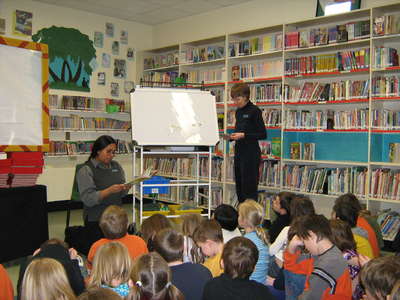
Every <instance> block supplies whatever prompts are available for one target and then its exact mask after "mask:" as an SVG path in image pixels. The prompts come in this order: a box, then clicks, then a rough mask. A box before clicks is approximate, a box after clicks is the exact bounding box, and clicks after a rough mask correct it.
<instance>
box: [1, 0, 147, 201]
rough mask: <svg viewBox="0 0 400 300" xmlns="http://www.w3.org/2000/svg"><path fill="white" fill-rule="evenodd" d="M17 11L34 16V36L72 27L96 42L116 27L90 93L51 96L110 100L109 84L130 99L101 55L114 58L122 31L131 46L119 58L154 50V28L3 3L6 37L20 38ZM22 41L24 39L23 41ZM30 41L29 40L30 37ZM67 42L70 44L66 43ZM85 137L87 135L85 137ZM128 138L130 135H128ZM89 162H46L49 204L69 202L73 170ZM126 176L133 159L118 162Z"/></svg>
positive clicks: (19, 1) (27, 1)
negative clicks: (102, 77)
mask: <svg viewBox="0 0 400 300" xmlns="http://www.w3.org/2000/svg"><path fill="white" fill-rule="evenodd" d="M16 9H19V10H24V11H29V12H32V13H33V34H34V33H36V32H37V31H38V30H40V29H42V28H45V27H50V26H52V25H55V26H63V27H71V28H76V29H78V30H80V31H81V32H82V33H84V34H87V35H88V36H89V38H90V39H91V40H93V35H94V31H101V32H105V23H106V22H110V23H113V24H114V27H115V33H114V38H107V37H104V46H103V48H102V49H99V48H96V50H97V51H96V56H97V63H98V65H99V67H98V68H97V69H96V70H95V71H94V72H93V73H92V78H91V84H90V87H91V92H90V94H89V93H82V92H73V91H65V90H50V94H57V95H87V96H92V97H98V98H105V97H107V98H111V95H110V83H111V82H119V84H120V97H119V98H118V99H122V98H123V99H125V100H128V95H127V94H125V93H124V92H123V84H124V80H122V79H115V78H113V74H112V70H113V69H112V64H113V58H114V56H113V55H111V67H110V68H108V69H104V68H102V67H101V55H102V53H103V52H105V53H109V54H111V44H112V41H114V40H119V35H120V31H121V30H127V31H128V45H121V44H120V55H118V56H115V57H116V58H123V59H126V50H127V47H133V48H135V49H136V50H139V51H140V50H143V49H148V48H151V47H153V45H152V34H153V28H152V26H148V25H144V24H140V23H134V22H128V21H123V20H118V19H114V18H110V17H105V16H100V15H96V14H91V13H87V12H84V11H78V10H74V9H69V8H63V7H59V6H54V5H48V4H43V3H40V2H34V1H31V0H0V18H4V19H6V35H5V36H6V37H13V38H19V39H21V37H19V36H13V35H12V31H11V27H12V16H13V13H14V12H15V10H16ZM22 39H23V38H22ZM28 39H30V38H29V37H28ZM66 42H68V41H66ZM99 71H100V72H106V85H105V86H99V85H97V72H99ZM135 79H136V62H135V61H128V60H127V78H126V79H125V80H129V81H135ZM82 137H84V135H82ZM95 137H96V136H93V135H92V136H90V137H87V138H83V139H92V138H95ZM128 137H129V135H128ZM84 159H86V158H83V157H81V158H78V159H76V158H47V159H46V166H45V169H44V173H43V174H42V175H41V176H40V177H39V181H38V183H40V184H45V185H47V187H48V201H55V200H66V199H69V197H70V194H71V188H72V180H73V175H74V167H75V164H76V163H77V162H81V161H83V160H84ZM117 160H119V161H120V162H121V163H122V165H123V167H124V169H125V172H126V174H127V177H128V178H131V176H132V175H131V159H130V157H129V156H122V157H121V158H119V159H118V158H117Z"/></svg>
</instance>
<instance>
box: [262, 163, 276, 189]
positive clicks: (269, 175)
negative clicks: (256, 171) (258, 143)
mask: <svg viewBox="0 0 400 300" xmlns="http://www.w3.org/2000/svg"><path fill="white" fill-rule="evenodd" d="M280 180H281V162H280V161H278V160H264V161H262V163H261V165H260V179H259V185H265V186H274V187H279V185H280Z"/></svg>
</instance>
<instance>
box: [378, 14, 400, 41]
mask: <svg viewBox="0 0 400 300" xmlns="http://www.w3.org/2000/svg"><path fill="white" fill-rule="evenodd" d="M373 32H374V35H375V36H380V35H390V34H399V33H400V13H396V14H389V15H385V16H377V17H375V18H374V21H373Z"/></svg>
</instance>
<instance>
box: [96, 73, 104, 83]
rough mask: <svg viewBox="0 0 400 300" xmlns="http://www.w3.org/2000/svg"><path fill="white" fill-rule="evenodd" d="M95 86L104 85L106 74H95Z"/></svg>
mask: <svg viewBox="0 0 400 300" xmlns="http://www.w3.org/2000/svg"><path fill="white" fill-rule="evenodd" d="M97 84H98V85H106V73H105V72H99V73H97Z"/></svg>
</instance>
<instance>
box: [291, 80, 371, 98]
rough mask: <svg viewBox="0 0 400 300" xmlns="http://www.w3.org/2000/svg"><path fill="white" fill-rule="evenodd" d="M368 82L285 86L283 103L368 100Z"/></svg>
mask: <svg viewBox="0 0 400 300" xmlns="http://www.w3.org/2000/svg"><path fill="white" fill-rule="evenodd" d="M368 97H369V80H341V81H336V82H329V83H323V82H310V81H307V82H304V83H303V84H302V85H301V86H293V85H285V87H284V101H285V102H289V103H295V102H325V101H340V100H351V99H360V98H364V99H368Z"/></svg>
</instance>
